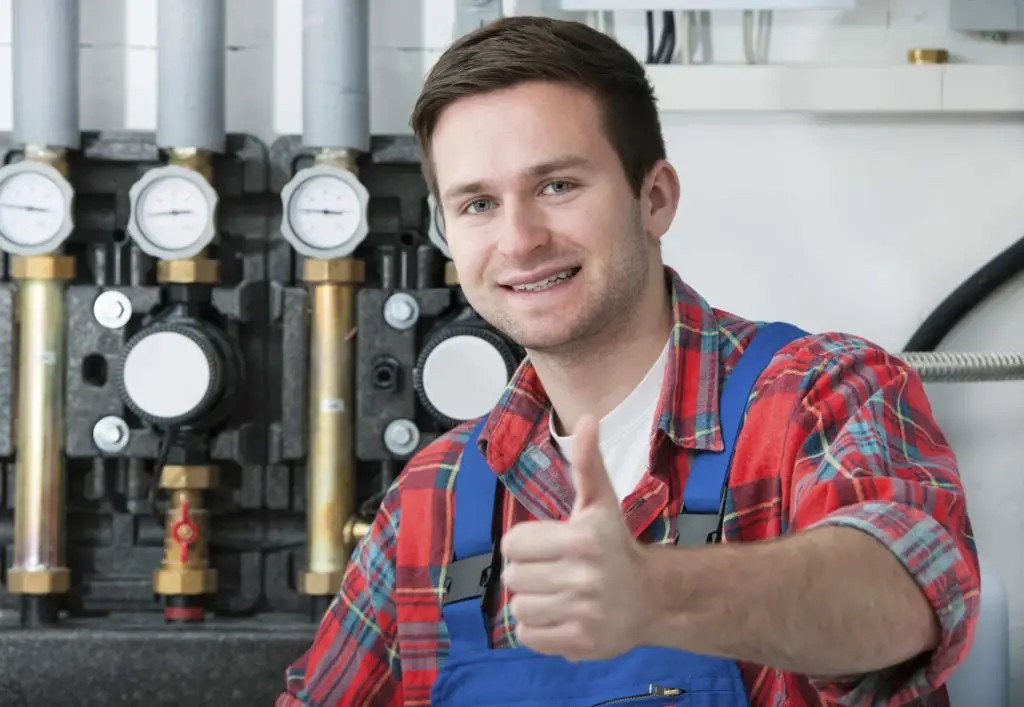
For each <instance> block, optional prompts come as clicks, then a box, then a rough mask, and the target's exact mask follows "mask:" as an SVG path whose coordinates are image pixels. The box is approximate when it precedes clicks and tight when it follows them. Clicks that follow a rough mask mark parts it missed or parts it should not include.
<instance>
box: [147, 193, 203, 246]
mask: <svg viewBox="0 0 1024 707" xmlns="http://www.w3.org/2000/svg"><path fill="white" fill-rule="evenodd" d="M197 178H198V179H202V177H197ZM138 209H139V211H138V213H137V216H136V218H137V220H138V223H139V228H140V229H141V230H142V233H143V234H144V235H145V237H146V238H147V239H149V240H150V241H151V242H152V243H153V244H154V245H156V246H159V247H160V248H164V249H166V250H171V251H173V250H180V249H184V248H188V247H189V246H191V245H193V244H194V243H195V242H196V241H198V240H199V239H200V238H202V237H203V234H204V233H205V230H206V227H207V224H208V223H209V220H210V204H209V202H208V201H207V199H206V195H205V194H204V193H203V191H202V189H200V187H199V185H198V184H196V183H195V182H194V181H193V180H192V179H188V178H186V177H181V176H177V175H170V176H166V177H161V178H160V179H157V180H156V181H154V182H153V183H152V184H150V185H149V186H148V187H146V190H145V191H144V192H143V193H142V198H141V199H139V204H138Z"/></svg>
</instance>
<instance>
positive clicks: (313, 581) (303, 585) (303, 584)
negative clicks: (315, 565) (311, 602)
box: [299, 570, 345, 597]
mask: <svg viewBox="0 0 1024 707" xmlns="http://www.w3.org/2000/svg"><path fill="white" fill-rule="evenodd" d="M344 574H345V573H344V572H343V571H342V570H338V571H337V572H303V573H302V574H300V575H299V591H300V592H301V593H303V594H306V595H308V596H313V597H329V596H333V595H335V594H337V593H338V590H340V589H341V578H342V577H343V576H344Z"/></svg>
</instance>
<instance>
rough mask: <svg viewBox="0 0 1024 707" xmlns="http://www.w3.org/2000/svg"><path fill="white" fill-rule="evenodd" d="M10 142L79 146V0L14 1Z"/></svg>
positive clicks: (68, 146) (48, 145)
mask: <svg viewBox="0 0 1024 707" xmlns="http://www.w3.org/2000/svg"><path fill="white" fill-rule="evenodd" d="M12 10H13V12H12V30H11V40H12V44H13V51H12V57H11V63H12V69H13V84H14V91H13V98H14V131H13V132H14V134H13V137H14V141H15V142H17V143H21V144H26V145H40V146H45V147H65V148H70V149H78V147H79V145H80V144H81V129H80V125H79V107H78V106H79V99H78V92H79V81H78V54H79V46H78V45H79V39H78V37H79V14H78V13H79V9H78V0H14V6H13V8H12Z"/></svg>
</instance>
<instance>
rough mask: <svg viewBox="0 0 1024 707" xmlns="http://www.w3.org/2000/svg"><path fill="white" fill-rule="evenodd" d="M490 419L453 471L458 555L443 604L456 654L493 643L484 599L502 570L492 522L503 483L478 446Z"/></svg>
mask: <svg viewBox="0 0 1024 707" xmlns="http://www.w3.org/2000/svg"><path fill="white" fill-rule="evenodd" d="M486 421H487V418H484V419H483V420H481V421H480V422H479V423H477V424H476V425H475V426H474V427H473V429H472V431H471V432H470V435H469V439H467V440H466V446H465V448H464V449H463V451H462V459H461V460H460V461H459V469H458V471H457V472H456V474H455V529H454V534H453V539H452V541H453V545H454V547H453V551H454V559H453V560H452V563H451V564H450V565H449V566H448V570H447V577H446V578H445V583H444V590H445V594H444V599H443V602H442V607H441V615H442V616H443V617H444V622H445V624H446V625H447V627H448V635H449V638H450V640H451V653H452V654H455V653H458V652H463V651H466V650H471V649H477V650H480V649H486V648H488V647H489V646H490V631H489V626H488V623H487V614H486V611H485V608H484V601H485V599H486V597H487V592H488V590H489V589H490V587H491V585H492V584H493V583H494V581H495V580H496V579H497V576H498V572H499V570H500V566H499V563H500V561H501V559H500V555H499V553H498V552H496V548H495V547H494V540H493V537H494V536H493V527H494V517H495V515H496V514H495V506H496V505H497V503H498V502H499V500H500V499H501V494H500V493H499V491H500V490H501V486H500V484H499V483H498V476H497V474H495V473H494V472H493V471H492V470H491V468H490V467H489V466H488V465H487V460H485V459H484V457H483V455H482V454H480V449H479V448H478V447H477V440H479V439H480V432H481V431H483V428H484V424H485V423H486Z"/></svg>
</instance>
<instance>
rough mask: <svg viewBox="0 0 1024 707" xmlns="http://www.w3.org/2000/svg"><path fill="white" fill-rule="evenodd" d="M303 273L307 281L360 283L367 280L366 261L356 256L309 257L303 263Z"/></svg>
mask: <svg viewBox="0 0 1024 707" xmlns="http://www.w3.org/2000/svg"><path fill="white" fill-rule="evenodd" d="M302 275H303V277H304V278H305V280H306V282H338V283H350V284H358V283H361V282H364V281H365V280H366V263H364V262H363V261H362V260H359V259H356V258H334V259H332V260H317V259H316V258H309V259H307V260H306V262H305V263H303V267H302Z"/></svg>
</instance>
